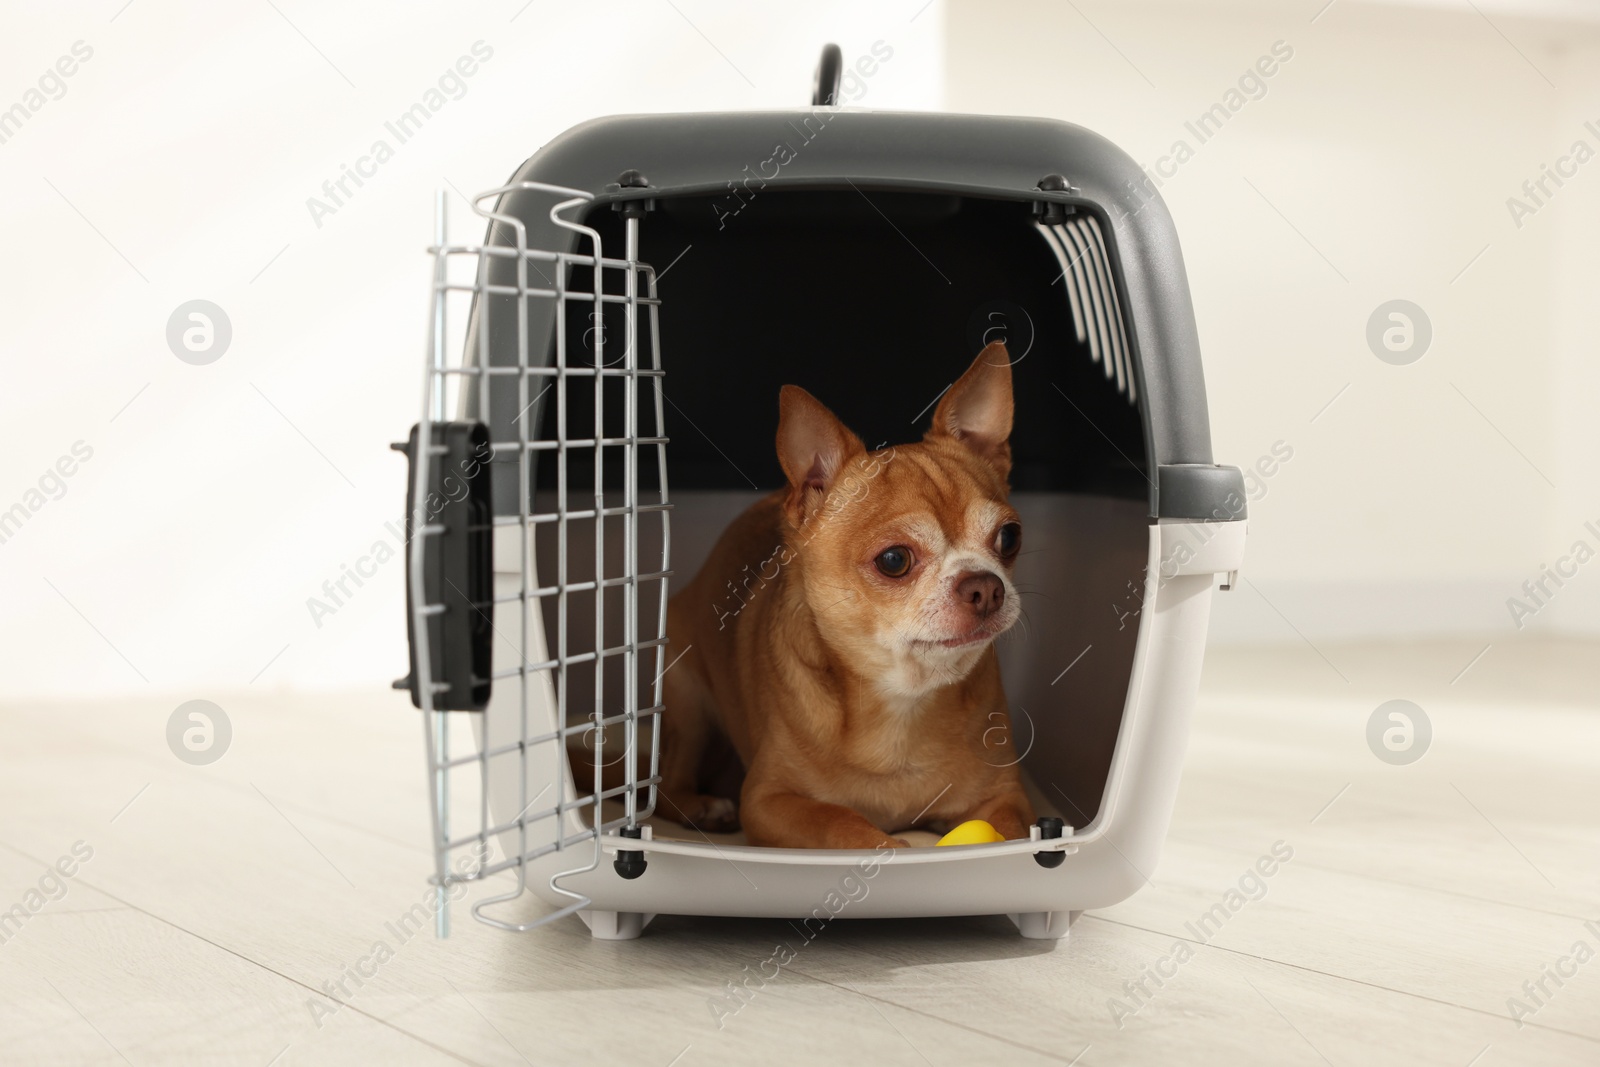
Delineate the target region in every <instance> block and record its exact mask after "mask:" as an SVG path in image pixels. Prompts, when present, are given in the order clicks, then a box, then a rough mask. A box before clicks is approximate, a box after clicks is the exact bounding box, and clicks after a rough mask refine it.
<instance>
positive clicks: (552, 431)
mask: <svg viewBox="0 0 1600 1067" xmlns="http://www.w3.org/2000/svg"><path fill="white" fill-rule="evenodd" d="M544 199H548V200H550V201H552V203H551V206H550V208H549V218H550V221H551V222H553V223H554V224H555V225H556V226H558V227H560V228H562V229H564V230H567V231H571V232H572V233H573V234H575V235H576V237H575V239H574V241H573V248H574V250H573V251H571V252H560V251H546V250H541V249H533V248H529V247H528V234H527V226H526V225H525V223H524V221H523V217H527V215H526V211H525V208H526V206H527V205H528V204H529V203H536V204H539V205H540V206H542V203H543V201H544ZM592 200H593V197H592V195H591V194H588V193H585V192H581V191H579V190H574V189H566V188H561V187H558V186H551V185H544V184H541V183H535V182H518V183H515V184H512V185H507V186H503V187H501V188H498V189H492V190H490V191H488V192H486V193H482V194H480V195H479V196H477V197H475V198H474V199H473V202H472V206H473V210H474V211H475V212H476V213H477V214H478V215H479V216H481V217H482V218H484V219H486V220H489V223H490V233H491V238H492V239H485V241H484V242H483V243H482V244H476V245H455V244H450V243H448V241H447V232H446V230H447V227H446V217H445V201H444V197H443V194H442V193H441V194H440V195H439V197H438V200H437V202H436V207H435V228H434V230H435V240H434V243H433V245H432V247H430V248H429V252H430V253H431V254H432V256H433V259H434V272H433V286H432V306H431V309H430V311H431V313H430V316H429V325H428V353H427V360H426V369H425V372H424V377H423V414H422V421H421V422H420V423H419V424H418V426H417V428H416V429H415V430H414V431H413V437H412V441H411V444H410V449H409V453H410V455H411V459H412V485H411V494H412V497H411V499H412V506H411V514H410V515H409V516H408V519H409V521H410V523H411V539H410V542H409V544H408V558H407V565H408V603H409V606H410V618H409V620H408V621H409V623H410V631H411V640H412V673H411V676H410V678H408V679H407V680H406V681H407V683H408V685H409V688H411V690H412V694H413V700H414V702H415V703H416V704H417V705H418V706H419V707H420V708H421V709H422V719H423V723H424V735H425V739H426V746H427V758H428V786H429V799H430V805H431V813H432V824H433V835H432V837H433V840H432V847H433V853H434V871H433V874H432V876H431V877H430V879H429V880H430V882H431V883H432V884H433V885H434V886H435V895H434V906H435V912H436V927H435V929H436V932H437V934H438V935H439V936H441V937H442V936H445V935H446V934H447V933H448V929H449V927H448V909H449V905H450V903H451V902H452V901H453V900H455V899H458V898H459V896H460V895H461V893H462V892H463V888H462V887H463V886H465V885H466V884H467V883H471V882H474V881H481V880H484V879H488V878H491V877H494V876H496V875H501V874H505V873H509V874H510V875H511V877H512V878H513V879H514V883H513V884H512V885H510V887H509V888H508V889H507V890H506V891H505V892H503V893H499V894H496V895H494V896H491V897H488V898H485V899H483V900H480V901H478V902H477V903H475V904H474V905H473V907H472V912H473V915H474V917H476V918H478V919H479V920H481V921H483V922H485V923H488V924H490V925H492V926H497V927H500V928H502V929H508V930H528V929H532V928H533V927H535V926H539V925H542V924H543V923H545V922H550V921H552V920H554V919H557V918H560V917H561V916H564V915H568V914H571V913H573V912H575V911H578V910H580V909H582V908H585V907H588V906H589V904H590V901H589V899H588V898H587V897H585V896H584V895H583V894H581V893H578V892H575V891H573V890H571V889H568V888H564V887H563V886H562V885H561V884H560V883H561V881H563V880H565V879H568V878H569V877H572V876H576V875H580V874H583V873H585V872H589V871H593V870H595V869H596V867H598V865H599V862H600V859H601V853H602V849H601V841H600V838H601V836H602V835H621V836H623V837H634V836H638V834H639V833H640V830H639V826H640V824H641V822H642V821H643V820H644V819H647V818H648V817H649V816H650V814H651V813H652V812H653V810H654V808H655V804H656V786H657V783H658V782H659V776H658V774H657V770H658V755H657V754H658V752H659V741H660V713H661V710H662V702H661V678H662V674H663V673H664V669H665V657H666V605H667V578H668V575H669V573H670V572H669V570H668V561H669V552H670V544H671V538H670V528H669V512H670V505H669V503H668V497H667V459H666V445H667V437H666V434H665V425H664V421H663V400H664V394H663V372H662V368H661V358H660V343H659V342H660V325H659V320H658V309H659V306H660V302H659V299H658V297H657V294H656V276H655V271H654V270H653V269H652V268H651V267H650V266H649V265H648V264H646V263H642V262H640V261H639V258H638V252H639V224H640V221H641V218H642V217H643V216H644V214H645V208H646V205H645V204H644V203H643V202H640V201H635V202H633V203H631V204H624V205H621V211H620V214H621V215H622V228H623V234H624V245H625V249H624V254H623V257H622V258H620V259H617V258H607V257H606V255H605V252H604V250H603V247H602V238H601V234H600V232H599V231H598V230H596V229H595V228H593V227H591V226H588V225H585V224H584V222H582V221H577V220H578V219H581V218H583V216H584V213H585V211H586V210H587V208H588V206H589V204H590V202H591V201H592ZM486 202H488V203H491V204H493V205H494V206H493V207H489V206H485V205H486ZM513 202H514V203H515V205H516V206H517V211H513V210H512V208H511V205H512V204H513ZM519 213H520V214H521V215H522V216H523V217H519ZM585 245H587V247H588V251H587V253H585V252H583V251H582V249H583V247H584V246H585ZM572 308H576V309H577V311H576V312H575V313H574V312H571V311H569V309H572ZM641 310H642V311H643V314H644V319H645V321H644V323H643V324H642V328H641V322H640V315H641ZM462 311H464V312H465V314H461V312H462ZM578 314H581V315H582V316H583V317H582V318H577V315H578ZM575 319H576V321H578V322H581V323H586V324H589V325H588V326H587V327H585V328H583V329H582V330H581V331H580V330H577V329H574V328H573V326H572V322H573V321H574V320H575ZM619 342H620V344H619ZM458 346H459V350H460V351H461V352H462V357H461V359H460V361H459V362H458V363H452V361H451V359H450V358H449V353H450V352H452V351H455V350H458ZM619 349H620V350H619ZM611 383H615V384H611ZM585 391H587V393H588V394H592V410H590V409H589V400H588V399H587V398H586V397H585V395H584V394H585ZM619 406H620V410H619ZM580 408H581V409H582V410H579V409H580ZM451 412H454V413H455V418H454V419H451V417H450V414H449V413H451ZM508 412H514V413H515V414H514V416H509V417H508V416H507V414H506V413H508ZM591 417H592V422H587V420H589V419H590V418H591ZM572 423H578V424H587V425H589V426H591V430H589V431H584V430H582V429H578V430H574V432H573V433H569V427H570V424H572ZM641 427H643V428H641ZM541 431H542V432H541ZM474 435H475V436H474ZM459 441H465V442H468V443H469V444H470V443H471V442H473V441H476V442H477V444H476V446H474V447H471V448H468V447H467V446H465V445H460V444H458V442H459ZM652 451H653V456H652V455H651V453H652ZM651 459H653V460H654V464H653V469H649V470H648V473H650V474H652V475H653V476H654V480H655V485H654V486H646V487H645V488H644V490H643V491H641V469H642V467H643V465H645V464H647V463H648V462H649V460H651ZM469 465H471V468H472V469H468V466H469ZM457 466H459V467H460V468H461V469H459V470H458V469H456V468H457ZM574 467H577V468H579V471H580V474H583V473H592V477H588V478H586V477H575V476H572V470H573V468H574ZM584 467H588V468H591V469H592V472H589V471H584V470H583V468H584ZM485 469H487V471H488V472H489V473H493V474H495V475H496V477H494V478H492V479H488V478H485ZM512 474H514V481H513V479H512V478H511V477H510V476H511V475H512ZM452 479H454V482H455V485H454V486H453V485H452V484H451V483H452ZM490 485H492V486H493V487H494V488H493V494H494V495H495V496H498V497H499V498H500V499H495V500H493V501H492V505H493V506H492V507H491V506H486V505H487V504H488V503H489V501H488V500H487V496H486V494H487V493H488V489H487V488H485V487H487V486H490ZM463 487H464V488H463ZM507 490H509V492H508V491H507ZM458 491H459V497H460V499H459V500H458V499H457V495H458ZM475 493H476V494H477V496H478V499H479V500H480V504H479V506H478V508H477V510H476V511H475V512H473V513H472V515H473V516H476V517H468V518H460V515H462V514H463V513H462V512H461V506H462V505H463V504H464V502H466V501H469V500H471V499H472V498H473V497H474V494H475ZM646 496H648V497H649V499H644V497H646ZM507 497H514V498H515V502H514V506H513V503H512V500H510V499H506V498H507ZM452 515H454V516H457V518H455V519H452V518H451V516H452ZM469 544H476V545H478V546H479V548H478V549H477V550H476V552H477V556H476V557H474V558H475V559H476V560H477V562H476V563H475V564H471V563H469V564H466V565H464V566H466V567H467V569H468V570H471V569H472V568H473V567H478V568H482V567H491V568H492V572H493V574H492V582H490V581H487V580H485V581H484V582H482V583H481V587H482V589H483V590H484V591H483V592H481V593H478V594H473V593H471V592H470V590H471V589H472V588H473V586H472V584H470V582H469V584H468V586H467V589H465V590H464V589H463V588H462V586H461V584H460V583H459V582H457V581H454V580H452V578H451V577H450V576H451V574H452V573H461V572H460V571H459V570H457V571H452V568H451V565H450V563H449V560H448V558H447V557H450V555H451V554H452V553H456V554H460V553H462V552H464V551H466V546H467V545H469ZM642 545H644V546H646V547H645V549H644V550H643V551H644V552H645V553H646V554H648V555H649V556H651V557H652V558H651V559H650V560H649V563H650V564H652V565H650V566H648V567H647V569H643V570H641V559H640V557H641V552H642V549H641V546H642ZM485 550H487V551H488V554H489V556H490V557H492V564H491V561H490V560H487V559H483V558H477V557H482V556H483V554H484V551H485ZM469 554H470V553H469ZM656 555H659V564H655V559H654V558H653V557H655V556H656ZM441 558H446V562H445V563H444V564H443V565H441V564H440V563H439V560H440V559H441ZM591 617H592V627H591V626H589V625H587V624H588V622H589V621H590V619H591ZM580 623H581V624H582V625H580ZM451 625H453V626H455V627H457V629H458V630H459V631H460V632H462V633H465V632H467V631H468V630H470V631H471V632H472V634H473V635H475V637H474V639H480V638H481V640H482V641H483V642H487V643H488V645H489V646H490V647H491V648H492V654H490V655H489V656H488V657H487V662H488V663H489V664H491V666H490V667H489V668H488V677H487V678H482V677H479V676H478V673H477V672H479V671H481V669H482V668H481V666H479V667H472V668H468V667H463V666H462V665H461V664H460V663H459V662H456V663H452V662H451V661H450V657H451V656H454V655H456V649H457V643H456V642H454V640H453V638H452V636H451V635H452V634H453V633H455V632H456V631H452V630H450V629H449V627H450V626H451ZM652 651H653V653H654V654H653V655H651V652H652ZM458 658H459V657H458ZM473 662H474V663H478V664H481V663H482V662H484V657H482V656H480V657H478V658H477V659H474V660H473ZM463 672H467V673H471V674H472V677H470V678H467V679H466V681H465V682H462V681H461V680H460V679H461V676H462V675H463ZM485 683H487V684H485ZM397 684H399V683H397ZM591 693H592V698H590V694H591ZM462 694H469V695H462ZM471 694H475V695H471ZM580 694H581V699H580ZM578 705H581V706H578ZM459 709H467V710H468V711H470V712H471V713H470V714H468V715H462V714H460V713H459ZM453 711H454V712H456V713H455V714H452V712H453ZM463 720H470V722H464V721H463ZM619 749H620V751H619ZM456 752H460V753H462V754H459V755H457V754H453V753H456ZM646 764H647V772H646V768H645V765H646ZM613 839H614V838H613ZM568 851H570V852H572V853H573V856H572V859H571V862H570V863H557V864H556V866H557V867H558V868H559V869H558V870H556V871H555V873H553V874H550V875H549V886H550V888H551V889H552V890H554V892H555V893H557V894H560V895H561V896H562V897H565V898H568V899H570V900H571V903H570V904H567V905H566V906H565V907H562V908H561V909H560V910H558V911H556V912H555V913H554V914H550V915H546V916H542V917H540V918H539V919H537V920H534V921H528V922H517V921H512V920H510V919H506V918H500V917H496V916H494V915H491V914H488V913H487V912H486V911H485V909H486V908H492V907H494V906H495V905H499V904H503V903H505V902H508V901H512V900H515V899H517V898H518V897H521V896H522V895H523V894H524V892H525V891H526V890H527V888H528V885H529V879H530V877H533V875H532V874H531V873H530V867H531V866H534V865H535V864H536V861H539V860H540V859H541V858H542V857H546V856H549V855H550V854H552V853H563V852H568ZM635 862H640V861H638V860H636V861H635ZM641 867H642V863H641ZM621 869H622V868H621V867H620V866H619V870H621ZM549 870H550V863H549V862H547V863H545V864H543V865H540V870H539V876H541V877H542V876H544V875H545V873H546V872H548V871H549Z"/></svg>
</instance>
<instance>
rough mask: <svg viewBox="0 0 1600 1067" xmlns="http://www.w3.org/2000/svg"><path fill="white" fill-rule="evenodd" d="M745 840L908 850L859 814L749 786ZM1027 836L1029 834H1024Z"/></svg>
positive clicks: (744, 809)
mask: <svg viewBox="0 0 1600 1067" xmlns="http://www.w3.org/2000/svg"><path fill="white" fill-rule="evenodd" d="M739 807H740V810H741V812H742V814H743V819H744V834H745V839H746V840H748V841H749V842H750V844H752V845H769V846H773V847H778V848H881V847H883V846H885V845H887V846H889V847H891V848H905V847H907V842H906V841H905V840H904V839H903V838H899V837H890V836H889V835H888V834H886V833H884V832H883V831H882V830H880V829H878V828H877V827H876V826H874V825H872V823H870V822H868V821H867V819H866V817H865V816H863V815H861V814H860V813H859V812H856V811H852V810H851V809H849V808H847V807H845V806H844V805H842V804H829V803H827V802H826V801H821V800H815V799H813V798H811V797H807V796H801V795H800V794H798V793H792V792H784V791H781V790H779V789H774V788H771V787H767V788H763V787H762V786H759V785H758V786H756V787H755V788H751V787H750V785H749V784H748V783H747V784H746V786H745V789H744V794H743V796H742V798H741V799H740V801H739ZM1024 836H1026V831H1024Z"/></svg>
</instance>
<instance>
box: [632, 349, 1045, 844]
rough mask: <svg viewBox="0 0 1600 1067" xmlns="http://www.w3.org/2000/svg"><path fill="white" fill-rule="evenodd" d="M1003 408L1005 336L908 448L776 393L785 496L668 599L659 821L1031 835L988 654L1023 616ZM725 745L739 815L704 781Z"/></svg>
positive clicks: (809, 834)
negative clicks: (886, 443) (731, 754)
mask: <svg viewBox="0 0 1600 1067" xmlns="http://www.w3.org/2000/svg"><path fill="white" fill-rule="evenodd" d="M1011 418H1012V395H1011V367H1010V363H1009V357H1008V355H1007V353H1006V350H1005V346H1004V345H1001V344H992V345H990V346H989V347H988V348H986V349H984V350H983V352H982V353H981V354H980V355H979V356H978V358H977V360H976V361H975V362H974V363H973V364H972V366H971V368H969V369H968V370H967V372H966V373H965V374H964V375H962V377H961V379H960V380H959V381H957V382H956V383H955V384H954V385H953V386H951V387H950V389H949V391H948V392H947V393H946V394H945V396H944V397H943V399H942V400H941V401H940V403H939V407H938V409H937V411H936V412H935V413H934V418H933V429H932V430H931V431H930V432H929V433H928V434H927V436H926V437H925V438H924V439H923V440H922V441H921V442H920V443H918V444H912V445H904V446H899V447H896V448H889V449H884V450H880V451H877V452H869V451H867V449H866V448H865V446H863V444H862V443H861V440H860V439H859V438H858V437H856V435H855V434H853V433H851V432H850V431H849V430H848V429H846V428H845V426H844V425H843V424H842V423H841V422H840V421H839V420H838V419H837V418H836V417H835V416H834V414H833V413H832V412H831V411H829V410H828V409H827V408H825V407H823V406H822V405H821V404H820V403H818V402H817V400H816V399H815V398H813V397H812V396H811V394H810V393H807V392H806V391H805V390H804V389H801V388H799V387H797V386H793V385H787V386H784V388H783V391H782V393H781V394H780V397H779V423H778V438H777V445H778V459H779V461H780V462H781V463H782V465H783V470H784V473H785V474H786V475H787V476H788V479H789V486H788V488H787V489H783V490H780V491H778V492H776V493H774V494H772V495H771V496H768V497H766V498H764V499H762V500H761V501H759V502H757V503H756V504H755V505H753V506H752V507H751V508H750V509H749V510H748V511H746V512H745V513H744V514H743V515H741V516H740V517H739V518H738V519H736V520H734V522H733V523H732V524H731V525H730V526H729V527H728V529H727V530H726V531H725V532H724V533H723V535H722V537H721V539H720V540H718V542H717V544H716V547H715V548H713V549H712V551H711V555H710V558H709V559H708V560H707V561H706V564H705V566H704V567H703V568H702V569H701V571H700V573H699V574H698V575H697V576H696V577H695V579H694V580H693V581H692V582H690V583H689V584H688V585H687V586H686V587H685V588H684V589H683V590H682V591H681V592H679V593H678V594H677V595H676V596H674V597H673V598H672V601H671V603H670V605H669V607H668V622H667V630H668V634H669V636H670V638H671V647H673V648H676V649H683V650H684V651H683V653H682V655H681V659H680V660H679V661H678V662H677V663H676V664H675V665H674V666H673V667H672V668H671V670H669V671H668V673H667V675H666V679H665V682H666V694H665V704H666V710H665V712H664V714H663V717H662V732H663V744H662V759H661V773H662V779H663V780H662V785H661V790H662V793H663V794H664V796H665V803H664V804H663V814H666V815H668V816H673V817H676V818H678V819H679V820H680V821H682V822H683V823H685V824H686V825H689V826H691V827H695V828H698V829H701V830H731V829H735V828H736V827H737V826H738V825H739V823H740V822H741V821H742V823H743V826H744V830H745V834H746V837H747V839H748V840H749V842H750V843H751V844H757V845H780V846H790V847H796V848H876V847H878V846H881V845H884V844H889V845H905V843H906V842H905V841H904V840H902V839H900V838H897V837H893V836H891V835H892V834H893V832H895V831H898V830H906V829H911V828H912V827H914V826H918V827H926V828H930V829H935V830H940V829H944V828H947V827H949V826H952V825H954V824H956V823H959V822H963V821H965V820H967V819H985V820H987V821H988V822H990V823H992V824H993V825H994V826H995V828H996V829H998V830H999V831H1000V832H1001V833H1003V834H1004V835H1005V836H1006V837H1008V838H1020V837H1026V836H1028V828H1029V826H1030V825H1031V824H1032V823H1033V821H1034V816H1033V808H1032V805H1031V804H1030V803H1029V801H1028V798H1027V796H1026V795H1025V794H1024V792H1023V789H1022V784H1021V781H1020V778H1019V774H1018V771H1017V768H1016V766H1015V763H1016V760H1015V757H1014V755H1013V754H1012V753H1013V749H1012V748H1011V746H1010V745H1009V743H1008V739H1009V737H1010V717H1009V714H1008V712H1007V708H1006V698H1005V693H1004V691H1003V690H1002V689H1001V685H1000V666H999V662H998V661H997V659H996V656H995V651H994V648H993V641H994V639H995V637H996V636H998V635H999V634H1001V633H1003V632H1005V630H1007V629H1008V628H1009V627H1010V626H1011V625H1012V624H1013V623H1014V622H1016V620H1017V617H1018V616H1019V615H1020V614H1021V607H1020V605H1019V604H1018V598H1017V591H1016V588H1015V587H1014V586H1013V584H1012V577H1011V574H1012V568H1013V565H1014V564H1015V562H1016V558H1017V553H1018V550H1019V549H1020V547H1021V534H1022V528H1021V524H1020V523H1019V521H1018V517H1017V513H1016V511H1014V510H1013V509H1012V507H1011V505H1010V504H1009V503H1007V492H1008V486H1007V483H1006V479H1007V476H1008V475H1009V473H1010V469H1011V446H1010V444H1009V442H1008V439H1009V437H1010V436H1011ZM719 735H720V737H719ZM722 738H726V739H727V740H728V741H731V742H732V746H733V748H734V750H736V751H737V753H738V755H739V757H740V759H741V760H742V761H743V765H744V767H745V768H747V772H746V774H745V779H744V785H743V789H742V791H741V793H740V803H739V807H738V809H737V810H736V809H735V806H734V804H733V802H732V801H731V799H729V798H727V797H718V796H712V795H707V792H702V790H708V791H709V790H714V789H715V787H714V786H711V785H710V784H709V782H710V778H711V769H710V768H708V767H706V766H704V764H705V762H706V760H705V756H706V754H707V753H708V752H709V751H713V750H714V749H715V747H716V745H717V743H718V742H720V741H721V739H722ZM997 739H998V743H997ZM722 747H724V748H725V747H726V746H725V745H724V746H722ZM725 791H728V792H731V789H726V790H725Z"/></svg>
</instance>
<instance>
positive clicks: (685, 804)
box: [666, 795, 739, 834]
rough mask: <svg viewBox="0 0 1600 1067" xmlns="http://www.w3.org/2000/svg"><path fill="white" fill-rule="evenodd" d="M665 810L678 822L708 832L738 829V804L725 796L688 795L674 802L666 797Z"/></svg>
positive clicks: (731, 831) (716, 832)
mask: <svg viewBox="0 0 1600 1067" xmlns="http://www.w3.org/2000/svg"><path fill="white" fill-rule="evenodd" d="M666 800H667V810H668V811H670V812H672V813H673V814H674V815H675V816H676V818H677V820H678V822H679V823H681V824H682V825H684V826H687V827H688V828H689V829H691V830H700V831H703V832H705V833H708V834H730V833H733V832H734V831H735V830H737V829H739V804H738V802H737V801H733V800H729V799H728V798H727V797H708V796H698V795H697V796H689V797H684V798H681V800H678V801H677V802H674V798H672V797H667V798H666Z"/></svg>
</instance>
